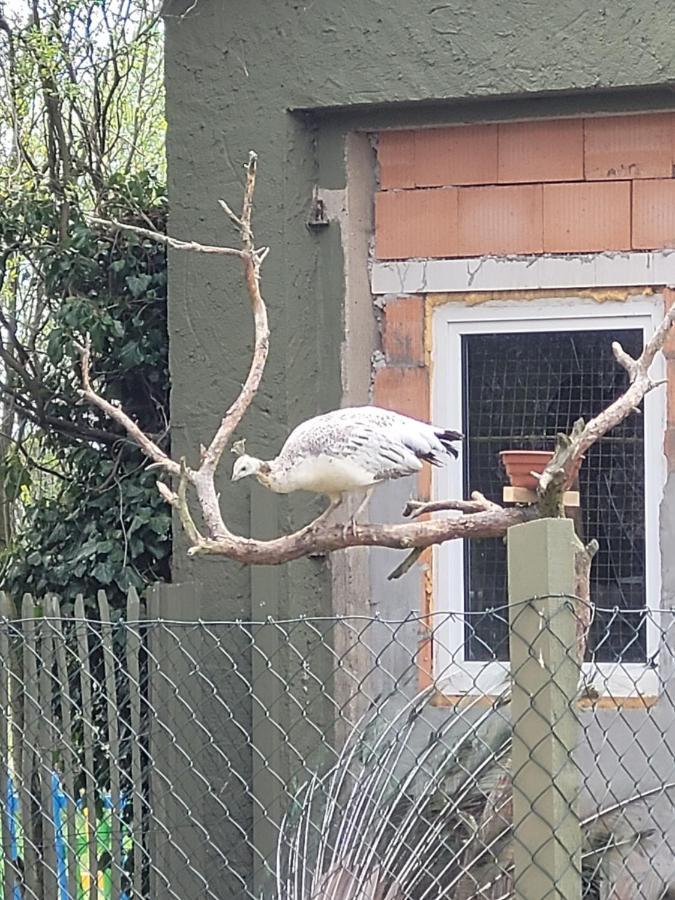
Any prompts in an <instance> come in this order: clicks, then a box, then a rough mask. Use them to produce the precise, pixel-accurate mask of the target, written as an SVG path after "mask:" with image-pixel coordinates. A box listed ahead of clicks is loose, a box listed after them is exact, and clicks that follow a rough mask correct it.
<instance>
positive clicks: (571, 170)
mask: <svg viewBox="0 0 675 900" xmlns="http://www.w3.org/2000/svg"><path fill="white" fill-rule="evenodd" d="M583 177H584V128H583V119H555V120H548V121H541V122H508V123H504V124H502V125H500V126H499V181H500V183H502V184H504V183H505V184H513V183H517V182H533V181H580V180H581V179H583Z"/></svg>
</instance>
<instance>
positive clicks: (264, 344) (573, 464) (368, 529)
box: [82, 153, 675, 574]
mask: <svg viewBox="0 0 675 900" xmlns="http://www.w3.org/2000/svg"><path fill="white" fill-rule="evenodd" d="M255 182H256V155H255V153H251V154H250V156H249V160H248V163H247V166H246V186H245V190H244V200H243V204H242V212H241V216H237V215H235V214H234V213H233V212H232V210H231V209H230V207H229V206H227V204H225V203H222V202H221V206H222V207H223V209H224V210H225V213H226V214H227V215H228V216H229V218H230V219H231V220H232V221H233V222H235V224H237V226H238V227H239V230H240V235H241V242H242V249H240V250H235V249H233V248H223V247H205V246H204V245H201V244H197V243H196V242H194V241H179V240H177V239H175V238H166V237H165V236H163V235H160V234H159V233H156V232H153V231H151V230H149V229H144V228H138V227H136V226H127V225H124V224H123V223H121V222H116V221H112V222H109V221H106V220H101V219H96V218H92V220H91V221H93V222H95V223H97V224H101V225H105V226H106V227H114V228H119V229H125V230H129V231H132V232H135V233H137V234H140V235H142V236H147V237H151V238H152V239H153V240H158V241H163V242H164V243H166V244H168V245H169V246H170V247H173V248H174V249H177V250H191V251H193V252H199V253H202V252H203V253H215V254H218V253H220V254H222V255H226V256H237V257H239V258H240V259H241V260H242V262H243V265H244V281H245V284H246V289H247V292H248V296H249V300H250V303H251V309H252V312H253V320H254V326H255V342H254V350H253V358H252V361H251V366H250V369H249V372H248V376H247V378H246V381H245V383H244V386H243V388H242V390H241V391H240V393H239V395H238V396H237V397H236V399H235V401H234V402H233V403H232V404H231V406H230V407H229V409H228V410H227V412H226V413H225V415H224V416H223V418H222V420H221V423H220V425H219V427H218V429H217V431H216V433H215V435H214V437H213V439H212V441H211V443H210V444H209V446H208V447H207V448H202V450H201V461H200V466H199V468H197V469H190V468H188V467H187V466H186V465H185V463H184V462H183V461H181V463H178V462H176V461H174V460H172V459H170V458H169V457H168V456H167V455H166V454H165V453H164V452H163V451H162V450H161V449H160V448H159V447H158V446H157V445H156V444H155V443H154V442H153V441H152V440H151V439H150V438H149V437H148V436H147V435H145V434H144V433H143V432H142V431H141V430H140V429H139V428H138V426H137V425H136V424H135V423H134V422H133V421H132V420H131V419H130V418H129V416H128V415H127V414H126V413H125V412H124V410H122V409H121V408H119V407H116V406H112V405H111V404H110V403H108V402H107V401H105V400H103V399H102V398H101V397H100V396H99V395H98V394H97V393H96V392H95V391H94V389H93V388H92V386H91V383H90V376H89V349H88V347H84V348H82V382H83V390H82V395H83V396H84V397H85V398H86V399H87V400H89V402H91V403H92V404H94V405H96V406H98V407H99V409H101V410H103V411H104V412H106V413H107V414H108V415H109V416H110V417H111V418H113V419H114V420H115V421H116V422H117V423H118V424H120V425H121V426H122V427H123V428H125V429H126V431H127V434H128V435H129V436H130V437H131V438H132V439H133V440H134V441H136V442H137V443H138V445H139V446H140V447H141V449H142V450H143V451H144V452H145V453H146V455H147V456H148V457H150V459H152V460H153V462H154V463H155V464H156V465H157V466H158V467H159V468H162V469H164V470H165V471H167V472H168V473H169V474H171V475H173V476H176V477H178V478H179V486H178V489H177V491H174V490H172V489H171V488H170V487H169V486H168V485H166V484H164V483H162V482H160V484H159V485H158V487H159V490H160V492H161V494H162V496H163V497H164V499H165V500H166V501H167V502H168V503H170V504H171V505H172V506H173V507H174V508H175V509H176V510H177V512H178V515H179V516H180V519H181V523H182V525H183V528H184V530H185V532H186V534H187V536H188V539H189V541H190V544H191V547H190V549H189V551H188V552H189V553H190V554H191V555H202V556H224V557H226V558H228V559H232V560H236V561H237V562H240V563H245V564H248V565H278V564H280V563H285V562H289V561H291V560H295V559H300V558H302V557H307V556H310V555H316V554H322V553H330V552H332V551H335V550H344V549H347V548H349V547H369V546H370V547H372V546H378V547H390V548H394V549H398V550H412V551H413V552H412V553H409V554H408V556H407V557H406V559H405V560H404V562H403V563H402V564H401V566H399V568H398V570H397V572H398V573H399V574H402V573H403V572H404V571H407V570H408V568H410V566H411V565H412V564H413V562H414V561H415V559H416V558H417V557H418V556H419V555H420V552H421V550H423V549H424V548H425V547H430V546H432V545H434V544H441V543H444V542H445V541H450V540H457V539H472V538H488V537H500V536H502V535H504V534H505V532H506V531H507V529H508V528H509V527H511V526H512V525H515V524H518V523H520V522H526V521H529V520H531V519H534V518H538V517H540V516H542V515H562V514H563V506H562V495H563V493H564V490H566V488H567V486H568V483H569V482H571V480H572V479H573V478H574V477H576V471H577V467H578V462H579V460H580V459H581V458H582V457H583V455H584V453H585V452H586V451H587V450H588V449H589V447H591V446H592V445H593V444H594V443H595V442H596V441H597V440H599V439H600V438H601V437H602V436H603V435H605V434H606V433H607V432H608V431H610V430H611V429H612V428H614V427H615V426H616V425H618V424H619V422H621V421H622V420H623V419H625V418H626V416H628V415H630V413H631V412H632V411H634V410H635V409H637V407H638V406H639V405H640V403H641V401H642V399H643V398H644V396H645V395H646V394H647V393H648V392H649V391H650V390H652V389H653V388H654V387H655V386H656V384H657V383H656V382H654V381H653V380H652V379H651V378H650V376H649V374H648V370H649V367H650V365H651V363H652V362H653V360H654V357H655V355H656V353H657V352H658V351H659V350H660V349H661V348H662V347H663V344H664V341H665V339H666V336H667V334H668V331H669V330H670V328H671V326H672V325H673V322H674V321H675V306H673V308H671V310H670V311H669V312H668V314H667V315H666V317H665V318H664V320H663V322H662V323H661V325H660V326H659V327H658V328H657V329H656V331H655V332H654V334H653V335H652V337H651V338H650V339H649V341H648V342H647V344H646V346H645V348H644V350H643V352H642V354H641V355H640V356H639V357H638V359H637V360H633V359H631V357H629V356H628V354H626V353H625V352H624V351H623V349H622V348H621V347H619V346H618V345H616V346H615V347H614V354H615V356H616V358H617V361H618V362H619V363H620V364H621V365H622V366H623V367H624V368H625V369H626V370H627V371H628V373H629V376H630V380H631V383H630V385H629V387H628V388H627V390H626V391H625V392H624V393H623V394H622V395H621V397H619V398H618V399H617V400H615V401H614V403H612V404H611V405H610V406H609V407H607V409H606V410H604V411H603V412H601V413H600V414H599V415H598V416H596V417H595V418H594V419H591V421H590V422H588V423H587V424H585V423H583V422H581V421H580V422H578V423H577V425H576V426H575V429H574V431H573V432H572V434H571V435H569V436H566V435H562V436H561V437H560V440H559V443H558V448H557V450H556V453H555V454H554V457H553V459H552V460H551V462H550V463H549V465H548V466H547V468H546V469H545V471H544V473H543V475H542V476H541V478H540V480H539V487H538V497H539V500H538V503H536V504H533V505H531V506H526V507H516V508H510V509H505V508H503V507H501V506H499V505H498V504H496V503H493V502H492V501H490V500H488V499H487V498H485V497H484V496H483V495H482V494H480V493H478V492H474V493H473V494H472V498H471V500H458V499H451V500H443V501H433V502H431V503H422V502H419V501H412V502H410V503H409V504H408V505H407V507H406V510H405V513H404V514H405V515H407V516H410V517H412V518H419V517H420V516H423V515H426V514H429V513H432V512H448V511H452V512H456V513H457V512H458V513H460V515H459V516H452V517H449V516H443V517H439V518H436V519H429V520H425V521H417V522H409V523H405V524H392V525H388V524H384V525H374V524H368V525H366V524H364V525H358V524H357V525H354V527H353V528H348V529H345V528H344V527H343V526H342V525H329V524H326V522H325V521H324V520H323V517H322V516H319V517H318V518H317V519H316V520H314V521H313V522H310V523H309V524H308V525H306V526H305V527H304V528H301V529H299V530H298V531H296V532H294V533H292V534H287V535H284V536H281V537H278V538H275V539H273V540H266V541H260V540H255V539H253V538H245V537H241V536H239V535H235V534H233V533H232V532H231V531H230V530H229V529H228V527H227V525H226V523H225V521H224V518H223V515H222V512H221V508H220V501H219V497H218V494H217V492H216V487H215V474H216V470H217V467H218V463H219V461H220V459H221V457H222V454H223V451H224V449H225V447H226V446H227V444H228V442H229V441H230V439H231V437H232V434H233V433H234V431H235V429H236V428H237V426H238V424H239V423H240V422H241V420H242V418H243V417H244V415H245V414H246V412H247V410H248V409H249V407H250V405H251V402H252V401H253V398H254V397H255V395H256V392H257V390H258V388H259V386H260V381H261V378H262V375H263V371H264V368H265V363H266V360H267V354H268V350H269V328H268V322H267V312H266V308H265V303H264V300H263V297H262V294H261V292H260V268H261V265H262V262H263V260H264V258H265V256H266V254H267V250H266V249H263V250H260V249H256V248H255V242H254V236H253V231H252V228H251V216H252V211H253V199H254V192H255ZM188 485H191V486H192V487H193V489H194V491H195V493H196V497H197V501H198V503H199V507H200V510H201V514H202V519H203V521H204V524H205V526H206V536H204V535H202V534H201V532H200V531H199V529H198V528H197V526H196V525H195V522H194V520H193V518H192V514H191V512H190V509H189V506H188V496H187V487H188Z"/></svg>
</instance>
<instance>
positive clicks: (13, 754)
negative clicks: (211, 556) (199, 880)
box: [0, 590, 147, 900]
mask: <svg viewBox="0 0 675 900" xmlns="http://www.w3.org/2000/svg"><path fill="white" fill-rule="evenodd" d="M97 613H98V615H96V614H97ZM124 620H125V624H124V628H123V640H122V641H119V640H118V642H117V646H116V645H115V626H114V625H113V622H112V621H111V610H110V606H109V603H108V600H107V598H106V595H105V593H103V592H99V594H98V597H97V608H96V609H94V610H93V611H92V610H91V608H90V609H89V610H86V611H85V602H84V599H83V597H81V596H79V597H78V598H77V600H76V601H75V605H74V609H73V612H72V615H71V616H69V617H66V616H64V613H63V610H62V609H61V608H60V606H59V602H58V600H57V598H55V597H49V598H47V599H45V600H43V601H41V602H40V603H38V602H36V601H35V600H34V599H33V597H31V596H30V595H25V596H24V597H23V600H22V601H21V604H20V611H19V610H17V609H16V608H15V605H14V604H13V603H12V602H11V600H10V599H9V597H8V596H7V595H6V594H4V593H2V592H0V708H1V709H2V712H3V714H2V716H0V820H1V823H2V830H1V835H0V837H1V840H2V863H3V865H2V885H3V893H2V896H3V897H4V898H7V900H20V898H21V900H23V898H40V900H42V898H57V900H79V898H83V900H104V898H105V900H107V898H115V900H118V898H120V900H123V898H131V897H134V898H138V897H141V896H143V887H142V880H143V863H144V855H143V854H144V849H143V834H142V824H143V807H144V802H145V800H144V792H145V790H146V787H145V785H144V775H143V765H142V753H143V740H144V729H146V726H145V725H144V723H143V721H142V713H141V709H142V684H141V665H142V661H141V651H142V636H141V622H140V620H141V603H140V601H139V598H138V595H137V594H136V592H135V591H133V590H131V591H130V592H129V595H128V598H127V605H126V611H125V616H124ZM146 730H147V729H146Z"/></svg>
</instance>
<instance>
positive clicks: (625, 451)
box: [462, 329, 646, 662]
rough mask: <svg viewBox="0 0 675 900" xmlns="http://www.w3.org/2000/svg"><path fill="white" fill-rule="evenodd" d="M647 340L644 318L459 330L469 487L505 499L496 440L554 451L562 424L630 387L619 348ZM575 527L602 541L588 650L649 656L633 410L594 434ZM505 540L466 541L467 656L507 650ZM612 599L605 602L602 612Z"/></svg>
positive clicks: (639, 452) (480, 657)
mask: <svg viewBox="0 0 675 900" xmlns="http://www.w3.org/2000/svg"><path fill="white" fill-rule="evenodd" d="M615 340H616V341H619V342H620V343H621V344H622V346H623V347H624V349H625V350H626V351H627V352H628V353H629V354H631V356H634V357H635V356H638V355H639V354H640V352H641V350H642V342H643V335H642V330H641V329H626V330H617V331H606V330H596V331H590V330H589V331H559V332H549V333H546V332H528V333H506V334H503V333H500V334H474V335H464V336H463V337H462V358H463V373H464V384H463V406H464V411H463V418H464V424H463V427H464V433H465V435H466V453H465V470H464V490H465V496H469V495H470V492H471V491H473V490H479V491H481V492H482V493H484V494H485V495H486V496H487V497H489V498H490V499H493V500H497V501H498V502H501V496H502V487H503V485H504V484H505V483H506V478H505V475H504V472H503V470H502V468H501V464H500V461H499V451H500V450H512V449H513V450H516V449H528V450H547V449H550V448H551V447H552V446H553V443H554V441H555V436H556V434H557V433H558V432H561V431H562V432H569V431H570V429H571V427H572V425H573V423H574V422H575V420H576V419H578V418H580V417H582V418H584V419H585V420H588V419H589V418H591V417H592V416H594V415H597V414H598V413H599V412H600V411H602V410H603V409H604V408H605V407H607V406H608V405H609V404H610V403H611V402H612V401H613V400H614V399H616V397H617V396H618V395H619V394H620V393H621V392H622V391H623V390H625V388H626V386H627V375H626V372H625V371H624V370H623V369H622V368H621V367H620V366H618V365H617V363H616V360H615V359H614V356H613V354H612V350H611V344H612V341H615ZM579 489H580V492H581V508H580V510H579V511H578V512H577V513H576V516H575V519H576V528H577V532H578V534H579V535H580V537H581V538H582V539H583V540H586V541H588V540H590V539H591V538H595V539H596V540H597V541H598V542H599V545H600V549H599V552H598V554H597V556H596V558H595V560H594V563H593V567H592V576H591V596H592V598H593V601H594V604H595V606H596V613H595V620H594V623H593V626H592V631H591V635H590V640H589V646H588V653H589V658H592V659H593V660H595V661H596V662H614V661H618V660H621V661H623V662H639V661H644V659H645V656H646V637H645V628H644V621H643V616H642V613H641V611H642V610H643V609H644V607H645V500H644V489H645V474H644V428H643V420H642V416H640V415H631V416H629V417H628V418H627V419H625V420H624V421H623V423H622V424H621V425H619V426H618V427H617V428H615V429H613V430H612V432H611V433H610V434H609V435H608V436H607V437H605V438H603V440H601V441H599V442H598V443H597V444H595V445H594V446H593V447H592V448H591V449H590V451H589V452H588V454H587V457H586V459H585V461H584V463H583V465H582V469H581V473H580V479H579ZM506 587H507V576H506V549H505V545H504V542H503V541H500V540H486V541H466V542H465V598H464V603H465V610H466V612H467V613H468V615H467V618H466V623H467V624H466V635H465V637H466V659H467V660H476V661H487V660H493V659H500V660H505V659H507V658H508V636H507V613H506V609H505V604H506V597H507V594H506ZM604 610H609V611H604Z"/></svg>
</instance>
